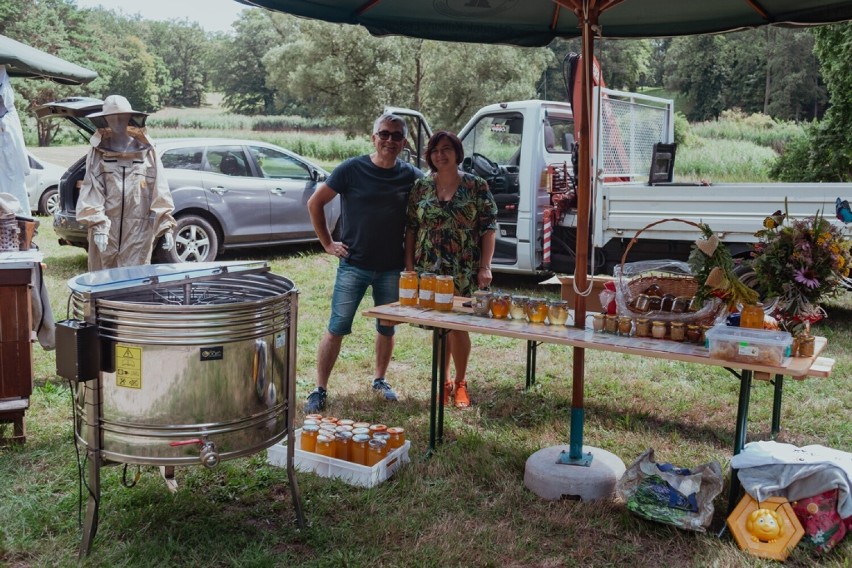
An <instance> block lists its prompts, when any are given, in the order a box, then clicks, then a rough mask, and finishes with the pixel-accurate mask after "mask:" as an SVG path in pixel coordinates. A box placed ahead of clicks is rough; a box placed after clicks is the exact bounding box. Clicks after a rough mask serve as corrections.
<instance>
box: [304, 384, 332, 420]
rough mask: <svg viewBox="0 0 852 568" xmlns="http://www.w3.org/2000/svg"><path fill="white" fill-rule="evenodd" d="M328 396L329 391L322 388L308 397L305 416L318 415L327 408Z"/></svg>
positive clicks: (318, 388)
mask: <svg viewBox="0 0 852 568" xmlns="http://www.w3.org/2000/svg"><path fill="white" fill-rule="evenodd" d="M327 396H328V391H326V390H325V389H324V388H322V387H317V388H315V389H314V390H313V391H312V392H311V394H309V395H308V402H306V403H305V414H317V413H318V412H319V411H321V410H323V409H324V408H325V398H326V397H327Z"/></svg>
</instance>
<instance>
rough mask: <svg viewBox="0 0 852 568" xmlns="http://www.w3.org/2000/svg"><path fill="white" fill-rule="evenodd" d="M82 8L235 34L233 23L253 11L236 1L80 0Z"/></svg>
mask: <svg viewBox="0 0 852 568" xmlns="http://www.w3.org/2000/svg"><path fill="white" fill-rule="evenodd" d="M76 4H77V7H79V8H96V7H98V6H103V7H104V8H107V9H109V10H115V11H116V12H119V13H123V14H125V15H128V16H132V15H135V14H140V15H141V16H142V18H143V19H145V20H172V19H178V20H183V19H184V18H186V19H188V20H189V21H190V22H198V24H199V25H200V26H201V27H202V28H204V29H205V30H207V31H210V32H216V31H223V32H227V31H231V23H233V22H234V20H236V19H237V17H238V16H239V14H240V12H242V11H243V10H249V9H251V10H258V9H259V8H249V7H248V6H246V5H244V4H240V3H238V2H236V1H235V0H77V1H76Z"/></svg>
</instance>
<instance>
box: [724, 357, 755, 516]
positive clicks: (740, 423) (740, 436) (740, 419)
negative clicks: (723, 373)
mask: <svg viewBox="0 0 852 568" xmlns="http://www.w3.org/2000/svg"><path fill="white" fill-rule="evenodd" d="M752 375H753V372H752V371H747V370H743V371H741V374H740V400H739V402H738V404H737V428H736V432H735V433H734V455H737V454H739V453H740V452H741V451H742V449H743V446H745V442H746V434H747V431H748V405H749V398H750V396H751V379H752ZM739 496H740V479H739V477H737V470H736V469H734V468H731V485H730V488H729V490H728V515H730V514H731V513H732V512H733V511H734V508H735V507H736V506H737V500H738V499H739Z"/></svg>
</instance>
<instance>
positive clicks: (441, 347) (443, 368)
mask: <svg viewBox="0 0 852 568" xmlns="http://www.w3.org/2000/svg"><path fill="white" fill-rule="evenodd" d="M449 334H450V330H446V329H445V330H441V332H440V340H439V341H438V361H440V363H439V364H438V440H437V442H438V443H439V444H443V443H444V392H445V391H446V388H447V387H446V385H447V365H446V359H447V357H449V354H448V353H447V335H449Z"/></svg>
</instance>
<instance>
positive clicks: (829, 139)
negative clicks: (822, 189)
mask: <svg viewBox="0 0 852 568" xmlns="http://www.w3.org/2000/svg"><path fill="white" fill-rule="evenodd" d="M812 33H813V34H814V37H815V38H816V44H815V51H816V54H817V56H818V57H819V59H820V63H821V65H822V75H823V77H824V78H825V82H826V85H827V87H828V90H829V95H830V99H831V107H830V108H829V109H828V111H827V112H826V114H825V117H824V118H823V120H822V121H820V122H819V123H817V124H815V125H814V126H812V127H811V128H809V129H808V130H807V131H806V134H805V135H806V137H807V138H806V140H807V142H806V143H805V142H804V141H798V142H797V143H796V144H795V145H793V146H792V147H791V148H789V149H788V152H786V153H785V154H784V155H783V156H782V157H781V158H780V159H779V163H778V164H777V166H776V168H775V169H774V170H773V174H774V175H775V176H777V178H778V179H780V180H783V181H802V180H809V181H823V182H834V181H850V180H852V98H850V96H849V93H850V92H852V90H851V89H852V25H850V24H848V23H845V24H836V25H833V26H823V27H820V28H817V29H814V30H813V32H812Z"/></svg>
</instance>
